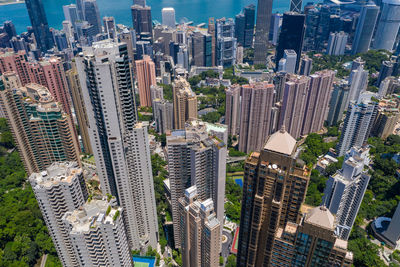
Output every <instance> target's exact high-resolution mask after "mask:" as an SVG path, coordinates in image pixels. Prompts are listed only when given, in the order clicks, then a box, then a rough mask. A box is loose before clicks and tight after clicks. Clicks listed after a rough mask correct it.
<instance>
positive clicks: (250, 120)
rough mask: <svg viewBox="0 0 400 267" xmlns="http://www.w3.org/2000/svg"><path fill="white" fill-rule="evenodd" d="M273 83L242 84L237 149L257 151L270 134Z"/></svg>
mask: <svg viewBox="0 0 400 267" xmlns="http://www.w3.org/2000/svg"><path fill="white" fill-rule="evenodd" d="M273 99H274V85H273V84H269V83H268V82H258V83H253V84H246V85H243V86H242V100H241V111H240V130H239V150H240V151H243V152H246V153H248V152H250V151H258V150H260V149H261V148H262V146H263V145H264V143H265V140H266V139H267V136H268V135H269V134H271V130H272V129H273V125H271V114H272V107H273Z"/></svg>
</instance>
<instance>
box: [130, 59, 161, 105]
mask: <svg viewBox="0 0 400 267" xmlns="http://www.w3.org/2000/svg"><path fill="white" fill-rule="evenodd" d="M135 65H136V80H137V83H138V89H139V99H140V106H141V107H151V105H152V101H151V100H152V98H151V92H150V88H151V86H152V85H156V84H157V82H156V67H155V64H154V62H153V61H152V60H151V58H150V57H149V56H148V55H144V56H143V59H142V60H136V61H135Z"/></svg>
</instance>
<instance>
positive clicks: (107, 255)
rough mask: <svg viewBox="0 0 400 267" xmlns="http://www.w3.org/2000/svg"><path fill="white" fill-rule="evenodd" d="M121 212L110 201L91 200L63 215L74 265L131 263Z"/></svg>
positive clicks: (126, 264) (123, 266)
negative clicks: (74, 259)
mask: <svg viewBox="0 0 400 267" xmlns="http://www.w3.org/2000/svg"><path fill="white" fill-rule="evenodd" d="M123 212H124V211H123V210H122V208H120V207H115V203H113V200H111V201H107V200H105V199H104V200H97V199H95V200H91V201H90V202H89V201H88V202H86V203H85V204H84V205H82V206H81V207H79V209H75V210H70V211H68V212H66V213H65V214H64V216H63V217H62V221H63V222H64V224H65V228H66V232H67V236H68V238H69V239H70V242H71V246H72V247H73V253H74V254H75V258H76V260H77V265H75V266H81V267H84V266H121V267H132V266H133V263H132V259H131V253H130V249H129V244H128V238H127V234H126V230H125V225H124V221H123V219H122V213H123Z"/></svg>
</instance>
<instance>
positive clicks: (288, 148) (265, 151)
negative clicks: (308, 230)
mask: <svg viewBox="0 0 400 267" xmlns="http://www.w3.org/2000/svg"><path fill="white" fill-rule="evenodd" d="M296 150H297V143H296V140H295V139H294V138H293V137H292V136H290V134H289V133H288V132H286V131H285V130H284V129H281V130H279V131H277V132H275V133H274V134H272V135H270V136H269V138H268V139H267V141H266V143H265V145H264V147H263V148H262V149H261V152H253V153H252V154H251V155H250V156H249V158H248V159H247V160H246V162H245V166H244V183H243V198H242V199H243V200H242V212H241V219H240V232H239V242H238V254H237V265H238V266H269V265H270V263H271V257H272V249H273V244H274V241H275V239H276V237H275V234H276V233H277V231H278V229H279V228H282V227H285V225H286V224H287V223H289V222H291V223H299V222H300V218H301V216H300V207H301V205H302V204H303V202H304V199H305V195H306V191H307V186H308V181H309V177H310V173H311V172H310V170H309V169H307V167H306V166H304V165H301V164H299V163H296V161H297V159H298V158H297V154H296Z"/></svg>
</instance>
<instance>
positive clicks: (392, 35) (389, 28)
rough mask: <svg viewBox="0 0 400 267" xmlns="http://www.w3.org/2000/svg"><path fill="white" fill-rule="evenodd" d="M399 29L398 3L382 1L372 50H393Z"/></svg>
mask: <svg viewBox="0 0 400 267" xmlns="http://www.w3.org/2000/svg"><path fill="white" fill-rule="evenodd" d="M399 27H400V1H398V0H397V1H390V0H384V1H382V11H381V14H380V17H379V22H378V25H377V27H376V33H375V38H374V48H375V49H386V50H389V51H390V50H393V48H394V43H395V41H396V37H397V33H398V31H399Z"/></svg>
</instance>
